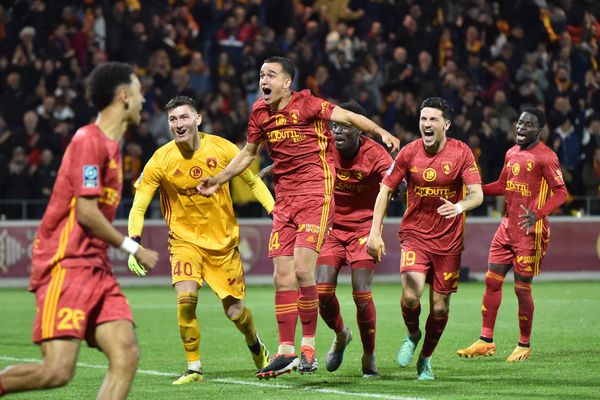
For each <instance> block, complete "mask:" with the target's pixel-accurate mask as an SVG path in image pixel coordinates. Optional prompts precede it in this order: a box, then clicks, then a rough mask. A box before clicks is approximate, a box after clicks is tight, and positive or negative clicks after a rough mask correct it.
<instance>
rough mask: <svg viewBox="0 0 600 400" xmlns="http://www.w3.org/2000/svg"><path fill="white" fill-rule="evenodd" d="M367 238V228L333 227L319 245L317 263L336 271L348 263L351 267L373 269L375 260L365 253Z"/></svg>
mask: <svg viewBox="0 0 600 400" xmlns="http://www.w3.org/2000/svg"><path fill="white" fill-rule="evenodd" d="M369 229H370V228H369ZM368 238H369V230H365V231H362V232H360V231H359V232H349V231H344V230H340V229H333V230H332V231H331V233H330V234H329V235H327V239H326V240H325V243H323V247H321V253H320V254H319V258H318V259H317V265H330V266H332V267H335V269H337V270H338V271H339V270H340V269H341V268H342V267H343V266H344V265H350V266H351V268H352V269H356V268H368V269H371V270H374V269H375V260H373V257H371V256H370V255H369V254H368V253H367V239H368Z"/></svg>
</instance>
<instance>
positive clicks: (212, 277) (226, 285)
mask: <svg viewBox="0 0 600 400" xmlns="http://www.w3.org/2000/svg"><path fill="white" fill-rule="evenodd" d="M165 108H166V111H167V115H168V121H169V128H170V130H171V133H172V134H173V136H174V140H173V141H171V142H169V143H167V144H165V145H164V146H162V147H160V148H159V149H158V150H157V151H156V152H155V153H154V155H153V156H152V158H151V159H150V160H149V161H148V163H147V164H146V166H145V167H144V171H143V172H142V174H141V175H140V177H139V179H138V180H137V182H136V184H135V186H136V189H137V190H136V193H135V198H134V201H133V206H132V208H131V212H130V214H129V236H130V237H131V238H132V239H134V240H139V241H141V234H142V229H143V224H144V214H145V212H146V209H147V208H148V206H149V205H150V202H151V201H152V197H153V196H154V193H155V192H156V190H157V189H160V205H161V211H162V214H163V217H164V220H165V222H166V223H167V225H168V227H169V239H168V240H169V256H170V262H171V276H172V282H173V286H174V287H175V291H176V292H177V321H178V324H179V331H180V334H181V340H182V341H183V347H184V349H185V354H186V358H187V362H188V368H187V371H186V372H185V373H184V374H183V375H182V376H181V377H179V378H178V379H177V380H175V381H174V382H173V384H175V385H180V384H185V383H190V382H197V381H202V380H203V377H202V366H201V363H200V327H199V324H198V319H197V318H196V304H197V300H198V289H199V288H201V287H202V283H203V281H204V282H206V283H207V284H208V285H209V286H210V287H211V289H212V290H213V291H214V292H215V294H216V295H217V296H218V297H219V298H220V299H221V302H222V303H223V309H224V311H225V314H226V315H227V318H229V319H230V320H231V321H232V322H233V323H234V324H235V326H236V328H237V329H238V330H239V331H240V332H241V333H242V334H243V335H244V338H245V340H246V344H247V345H248V347H249V349H250V351H251V353H252V358H253V360H254V364H255V365H256V368H258V369H260V368H263V367H264V366H266V365H267V362H268V356H269V352H268V351H267V349H266V347H265V345H264V344H263V343H262V342H261V340H260V339H259V337H258V335H257V333H256V330H255V328H254V320H253V318H252V312H251V311H250V310H249V309H248V308H247V307H246V306H245V304H244V300H243V299H244V295H245V283H244V271H243V268H242V261H241V258H240V253H239V251H238V243H239V226H238V224H237V221H236V218H235V215H234V212H233V206H232V201H231V195H230V193H229V188H228V187H227V185H224V186H223V187H222V188H221V189H220V191H219V192H218V193H216V196H211V197H204V196H202V195H200V194H198V193H197V190H196V186H198V184H199V182H200V178H205V177H207V176H214V175H216V174H218V173H219V172H220V171H221V170H223V169H224V168H225V167H226V166H227V164H228V163H229V162H230V161H231V159H232V158H233V157H235V156H236V154H237V153H238V152H239V150H238V148H237V146H236V145H234V144H233V143H231V142H229V141H227V140H225V139H223V138H221V137H218V136H214V135H209V134H206V133H203V132H199V131H198V126H199V125H200V123H201V122H202V116H201V115H200V114H198V111H197V108H196V104H195V102H194V100H193V99H191V98H189V97H185V96H177V97H175V98H173V99H171V100H170V101H169V103H168V104H167V105H166V107H165ZM241 177H242V178H243V180H244V181H245V183H246V184H247V185H248V187H249V188H250V190H251V191H252V192H253V193H254V195H255V196H256V198H257V199H258V200H259V201H260V203H261V204H262V205H263V207H264V208H265V209H266V210H267V212H268V213H270V212H271V211H272V210H273V206H274V203H275V201H274V200H273V197H272V196H271V193H270V192H269V190H268V189H267V187H266V186H265V184H264V183H263V182H262V181H261V180H260V179H259V178H258V177H257V176H256V175H255V174H253V173H252V172H250V171H249V170H246V171H245V172H244V173H243V174H242V175H241ZM129 268H130V269H131V270H132V271H133V272H134V273H136V274H138V275H141V276H143V275H145V273H146V271H145V270H144V268H143V267H141V266H140V265H139V264H138V263H137V261H136V260H135V258H134V257H130V259H129Z"/></svg>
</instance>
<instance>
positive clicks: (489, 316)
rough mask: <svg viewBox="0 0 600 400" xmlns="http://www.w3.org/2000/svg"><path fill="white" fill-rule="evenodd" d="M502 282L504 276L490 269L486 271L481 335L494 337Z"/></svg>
mask: <svg viewBox="0 0 600 400" xmlns="http://www.w3.org/2000/svg"><path fill="white" fill-rule="evenodd" d="M502 283H504V276H502V275H500V274H498V273H496V272H494V271H490V270H488V271H487V272H486V274H485V292H484V294H483V302H482V304H481V317H482V323H481V336H482V337H484V338H489V339H492V338H493V337H494V326H495V325H496V316H497V315H498V309H499V308H500V303H501V302H502Z"/></svg>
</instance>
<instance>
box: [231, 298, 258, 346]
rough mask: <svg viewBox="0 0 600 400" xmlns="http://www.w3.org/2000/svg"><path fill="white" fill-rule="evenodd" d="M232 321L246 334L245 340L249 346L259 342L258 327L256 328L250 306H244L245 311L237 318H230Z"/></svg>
mask: <svg viewBox="0 0 600 400" xmlns="http://www.w3.org/2000/svg"><path fill="white" fill-rule="evenodd" d="M230 319H231V322H233V323H234V324H235V327H236V328H237V329H238V331H240V332H242V335H244V340H245V341H246V344H247V345H248V346H252V345H253V344H258V340H257V338H256V329H255V328H254V318H252V311H250V309H249V308H248V307H244V311H242V313H241V314H240V315H238V316H237V317H236V318H230Z"/></svg>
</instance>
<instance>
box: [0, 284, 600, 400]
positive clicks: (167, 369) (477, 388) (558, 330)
mask: <svg viewBox="0 0 600 400" xmlns="http://www.w3.org/2000/svg"><path fill="white" fill-rule="evenodd" d="M400 291H401V289H400V287H399V286H398V285H392V284H389V285H382V284H379V285H376V288H375V290H374V296H375V302H376V306H377V313H378V314H377V329H378V330H377V348H376V352H377V357H378V365H379V370H380V373H381V374H382V377H381V378H380V379H376V380H375V379H372V380H364V379H362V378H361V374H360V357H361V354H362V348H361V345H360V337H359V334H358V330H357V327H356V321H355V318H354V303H353V301H352V297H351V293H350V292H351V289H350V287H348V286H341V287H340V288H338V293H339V298H340V303H341V304H342V309H343V314H344V317H345V321H346V323H347V324H348V325H349V326H350V327H351V329H352V330H353V332H354V341H353V342H352V343H351V345H350V346H349V347H348V349H347V353H346V356H345V358H344V363H343V364H342V366H341V367H340V369H339V370H338V371H337V372H336V373H329V372H327V371H326V369H325V366H324V360H325V354H326V352H327V349H328V348H329V345H330V343H331V340H332V338H333V335H332V332H331V331H329V330H328V329H327V327H326V326H325V324H323V323H322V322H321V321H320V322H319V329H318V331H317V332H318V335H317V352H318V355H319V357H320V360H321V368H320V369H319V371H318V372H317V373H316V374H314V375H311V376H309V375H303V376H302V375H299V374H297V373H294V374H292V375H286V376H282V377H280V378H277V379H276V380H271V381H268V382H265V381H258V380H256V379H255V378H254V375H253V373H254V364H253V363H252V361H251V358H250V355H249V353H248V350H247V349H246V348H245V345H244V342H243V338H242V337H241V335H240V334H239V333H238V331H237V330H236V329H235V328H234V327H233V325H232V324H231V323H230V322H229V321H228V320H227V319H226V318H225V316H224V315H223V311H222V308H221V305H220V302H219V301H218V300H217V298H216V297H215V296H214V295H213V294H212V293H211V292H210V291H209V290H207V289H203V290H202V291H201V294H200V299H199V305H198V312H197V313H198V317H199V319H200V324H201V330H202V342H201V346H202V347H201V349H202V363H203V367H204V370H205V376H206V381H205V382H204V383H200V384H192V385H184V386H175V387H174V386H172V385H171V381H172V380H173V378H175V377H177V375H178V374H180V373H182V372H183V371H184V370H185V369H186V364H185V358H184V354H183V349H182V346H181V344H180V339H179V333H178V329H177V321H176V308H175V295H174V292H173V289H171V288H168V287H167V288H128V289H126V290H125V292H126V295H127V297H128V298H129V302H130V304H131V306H132V309H133V313H134V316H135V319H136V322H137V325H138V328H137V335H138V339H139V342H140V346H141V350H142V356H141V362H140V366H139V369H140V370H149V371H160V372H163V373H169V374H172V376H161V375H150V374H148V373H146V372H144V371H139V372H138V374H137V376H136V380H135V383H134V386H133V389H132V391H131V394H130V398H131V399H144V400H148V399H186V400H189V399H192V398H205V399H217V398H220V399H244V400H249V399H285V400H289V399H303V400H305V399H315V398H318V399H346V398H350V399H352V398H356V399H359V398H367V396H369V397H370V398H380V399H392V398H399V399H400V398H408V397H418V398H425V399H482V398H486V399H489V398H492V399H494V398H509V399H518V398H522V399H548V398H572V399H592V398H596V399H597V398H599V395H598V393H600V373H599V372H598V367H599V365H600V364H599V362H598V361H599V360H600V358H599V356H598V354H599V353H598V348H599V347H598V344H599V339H598V338H599V334H598V332H600V318H599V317H598V315H599V314H598V309H597V307H598V306H599V305H600V301H599V300H600V282H539V283H535V284H534V287H533V292H534V300H535V306H536V310H535V320H534V330H533V339H532V344H533V353H532V358H531V359H529V360H527V361H525V362H521V363H515V364H509V363H507V362H506V361H505V360H506V357H507V356H508V355H509V354H510V352H511V351H512V350H513V348H514V346H515V345H516V342H517V339H518V326H517V315H516V314H517V305H516V297H515V295H514V292H513V289H512V283H510V282H507V283H506V284H505V290H504V299H503V304H502V307H501V309H500V313H499V315H498V321H497V324H496V333H495V336H496V337H495V340H496V344H497V346H498V351H497V353H496V355H495V356H492V357H486V358H479V359H462V358H459V357H457V356H456V355H455V353H454V352H455V351H456V349H458V348H460V347H464V346H467V345H469V344H470V343H471V342H473V341H474V340H475V339H477V337H478V335H479V328H480V323H481V322H480V321H481V317H480V304H481V295H482V293H483V284H482V283H461V286H460V291H459V293H458V294H456V295H453V297H452V301H451V311H450V320H449V322H448V325H447V328H446V331H445V333H444V335H443V336H442V339H441V341H440V344H439V346H438V348H437V350H436V352H435V354H434V357H433V371H434V373H435V375H436V380H435V381H433V382H419V381H417V380H416V367H415V360H414V361H413V362H412V364H411V365H409V366H408V367H407V368H404V369H400V368H398V367H397V366H396V364H395V357H396V351H397V350H398V346H399V344H400V342H401V341H402V339H403V338H404V336H405V328H404V325H403V323H402V320H401V314H400V309H399V308H400V307H399V296H400ZM247 304H248V306H249V307H250V308H251V309H252V311H253V312H254V316H255V320H256V325H257V327H258V329H259V331H260V332H261V337H262V338H263V341H265V343H266V344H267V346H268V347H269V349H270V350H271V352H272V353H273V352H274V351H275V350H276V345H277V330H276V324H275V318H274V311H273V309H274V307H273V289H272V287H270V286H251V287H249V288H248V297H247ZM423 309H424V310H426V309H427V307H423ZM0 310H1V312H0V321H1V322H0V369H2V368H3V367H5V366H7V365H10V364H12V363H14V362H15V361H12V358H15V359H32V358H34V359H39V357H40V353H39V349H38V347H37V346H35V345H32V344H31V341H30V336H31V324H32V319H33V315H34V310H35V305H34V296H33V295H32V294H30V293H28V292H26V291H24V290H13V289H2V290H0ZM425 318H426V316H425V315H422V316H421V326H422V328H423V325H424V321H425ZM299 335H300V333H299V329H298V335H297V337H298V338H299ZM79 361H80V363H82V364H81V365H80V366H79V367H78V368H77V373H76V376H75V378H74V380H73V381H72V382H71V383H70V384H69V385H68V386H67V387H65V388H61V389H57V390H52V391H45V392H37V393H35V394H33V393H25V394H21V395H14V396H13V397H10V398H15V399H31V398H36V399H78V400H79V399H89V398H94V397H95V394H96V392H97V390H98V387H99V386H100V384H101V382H102V379H103V375H104V372H105V367H104V366H105V365H106V360H105V358H104V356H103V355H102V353H100V352H98V351H97V350H92V349H89V348H87V346H86V345H84V346H82V351H81V353H80V356H79ZM90 365H91V366H97V365H100V366H102V367H101V368H92V367H91V366H90ZM325 391H330V392H325ZM331 391H333V392H331ZM350 393H355V394H356V396H353V395H350ZM361 393H362V394H361Z"/></svg>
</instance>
